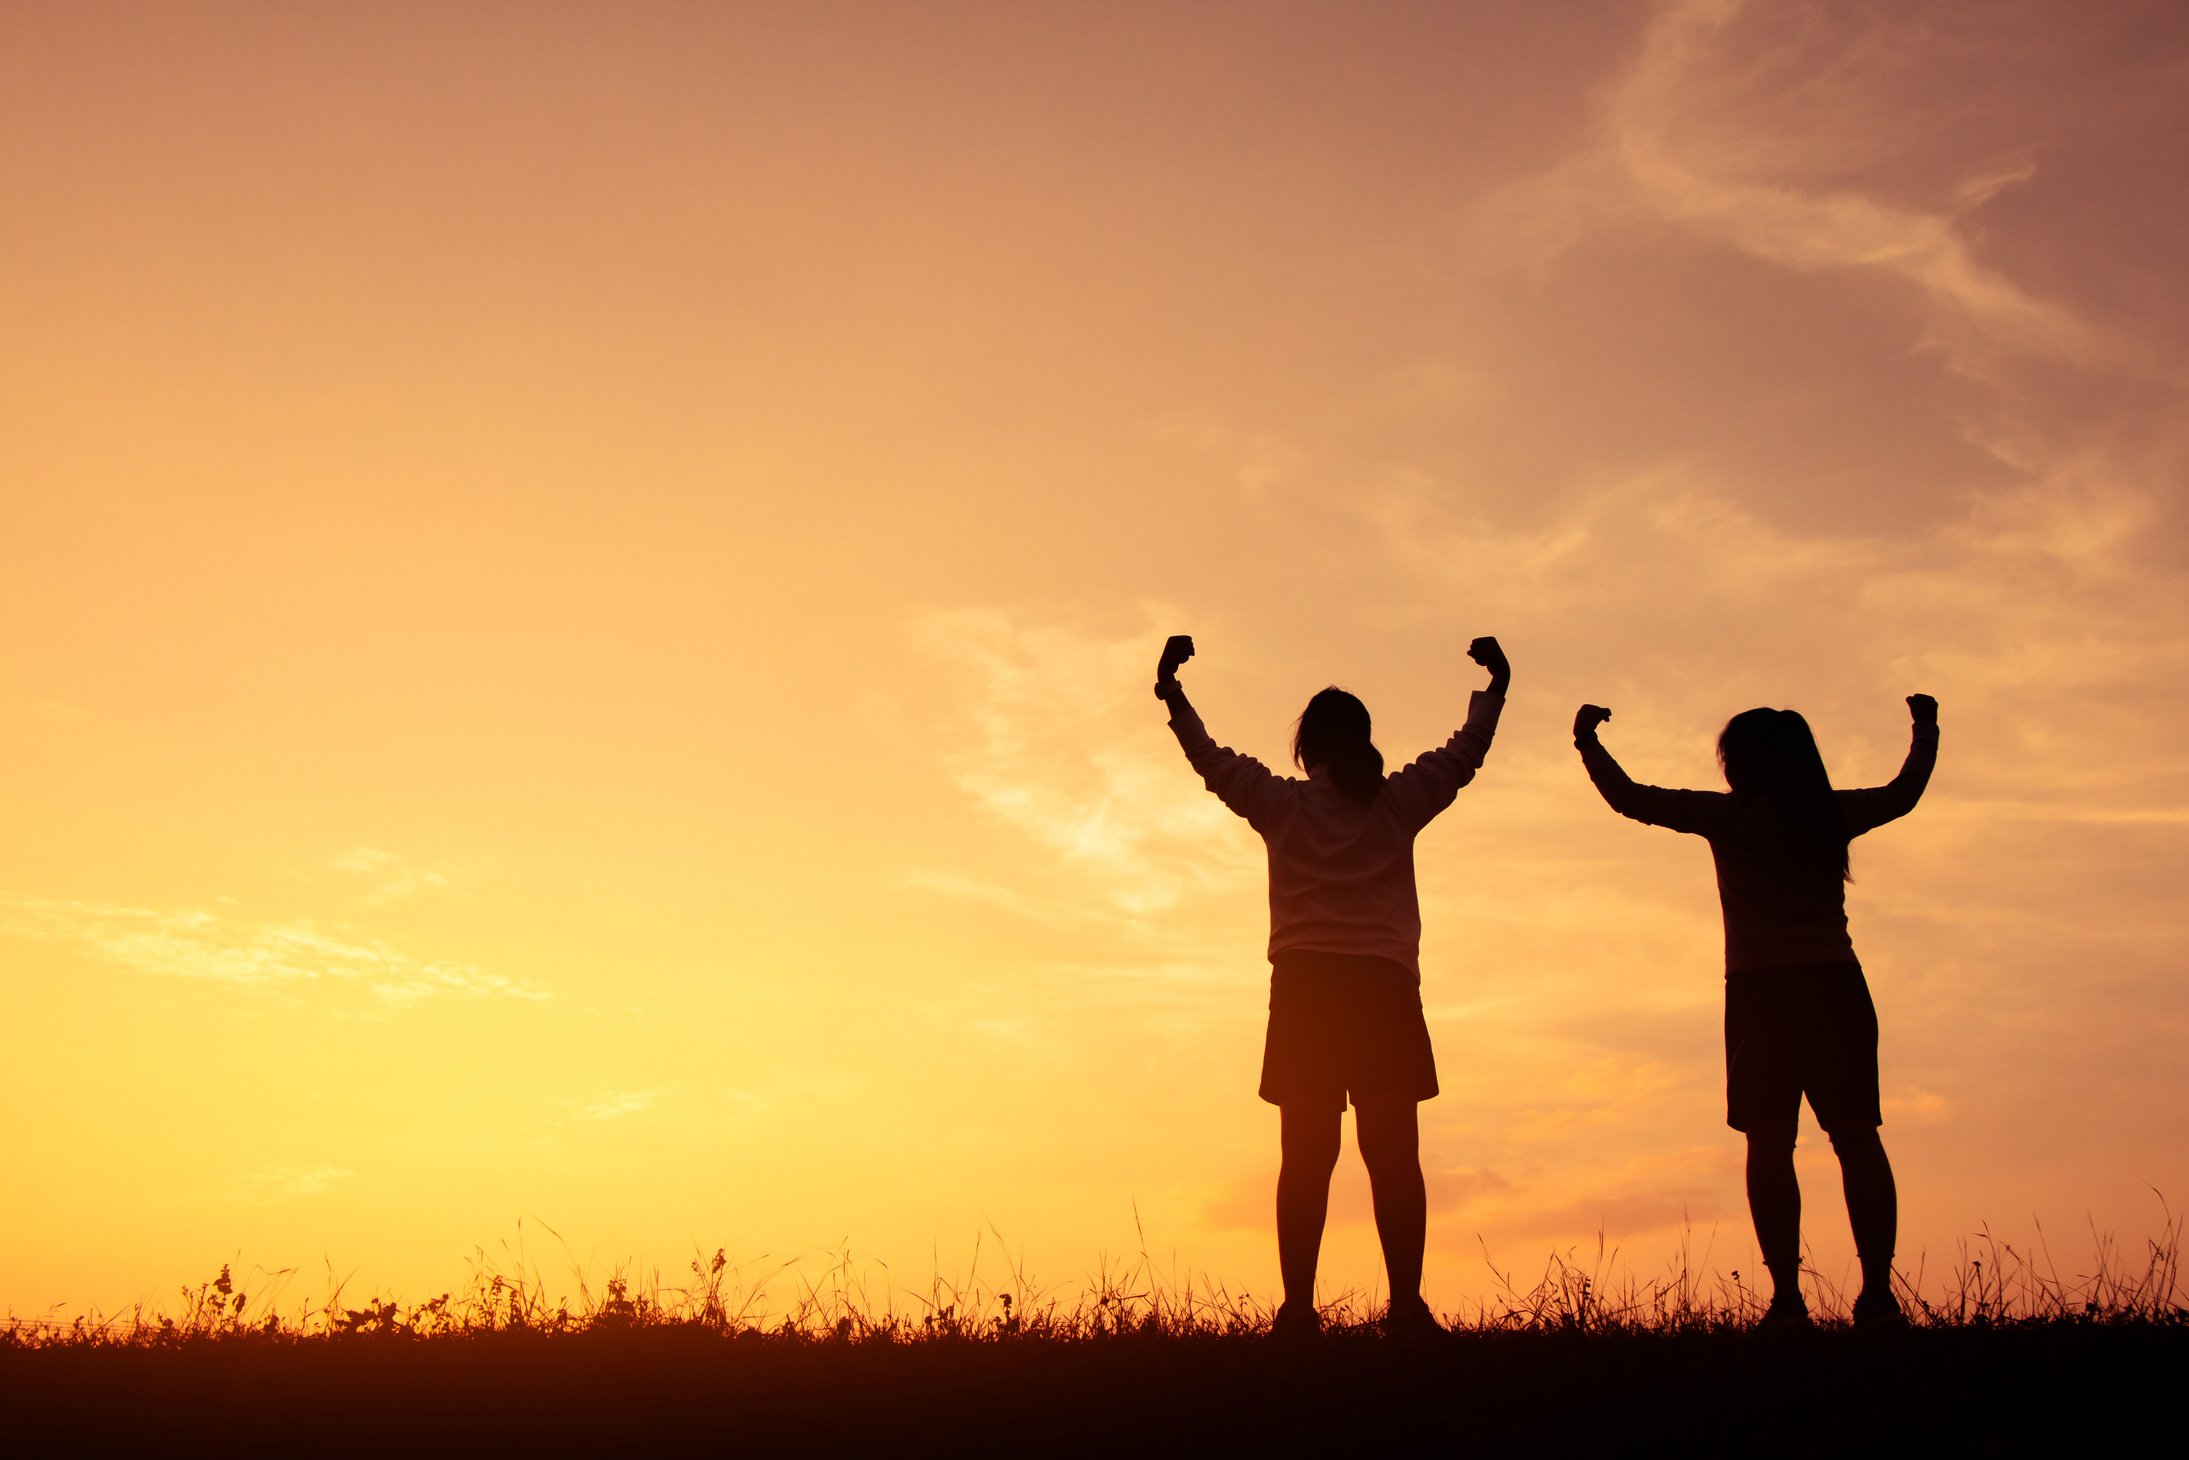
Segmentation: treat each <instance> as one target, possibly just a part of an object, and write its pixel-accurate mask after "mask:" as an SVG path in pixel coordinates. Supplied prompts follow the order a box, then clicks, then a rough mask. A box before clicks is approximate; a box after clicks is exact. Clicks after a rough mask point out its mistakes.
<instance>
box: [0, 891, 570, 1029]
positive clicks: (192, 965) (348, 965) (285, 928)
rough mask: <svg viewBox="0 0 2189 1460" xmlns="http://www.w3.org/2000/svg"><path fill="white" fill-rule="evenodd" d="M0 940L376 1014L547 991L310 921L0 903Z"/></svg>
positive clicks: (6, 897) (80, 904) (99, 905)
mask: <svg viewBox="0 0 2189 1460" xmlns="http://www.w3.org/2000/svg"><path fill="white" fill-rule="evenodd" d="M0 932H5V933H9V934H13V935H15V936H17V937H24V938H37V939H46V940H52V941H56V942H63V943H69V944H73V945H75V946H77V947H80V948H82V949H83V950H85V951H86V952H89V953H91V954H92V955H94V956H95V957H98V958H101V959H103V960H105V961H106V962H108V963H112V964H115V965H117V966H119V967H122V968H127V969H130V970H132V971H133V972H137V973H143V974H149V975H153V976H156V977H161V978H179V979H188V980H192V981H196V982H203V983H214V984H226V985H230V986H233V987H238V988H248V989H255V990H259V991H261V992H265V993H271V994H281V995H286V996H295V995H298V994H300V993H302V991H303V990H305V989H307V988H311V987H314V986H317V987H321V988H342V989H357V990H362V991H363V992H364V993H366V994H368V995H369V996H370V997H371V998H372V999H373V1000H374V1001H375V1002H377V1003H378V1004H380V1005H382V1006H385V1007H389V1008H398V1009H401V1008H409V1007H410V1006H412V1005H414V1004H417V1003H419V1002H421V1001H422V1000H425V999H430V998H435V997H444V996H460V997H467V998H483V997H486V996H488V995H502V996H506V997H509V998H517V999H544V998H546V997H548V995H547V994H546V992H545V991H543V990H540V989H536V988H532V987H530V986H528V985H526V984H523V983H520V982H518V981H516V980H514V979H510V978H506V977H504V976H502V975H500V974H495V973H487V972H484V971H483V970H481V969H478V968H476V967H473V966H472V965H470V964H467V963H456V962H450V961H444V960H432V959H421V958H418V957H415V956H413V955H411V954H409V953H406V952H404V951H403V950H402V949H400V948H397V947H395V946H394V945H393V944H390V943H388V942H385V941H383V940H381V939H377V938H372V937H370V936H368V935H366V934H363V933H359V932H356V931H354V930H351V929H347V928H343V929H337V930H335V931H329V930H327V929H325V928H322V927H321V926H319V925H318V924H317V923H315V922H313V921H311V920H310V919H295V920H291V921H287V922H246V921H242V920H239V919H237V918H234V917H232V916H229V915H226V914H223V913H216V912H211V911H207V910H205V909H202V908H201V909H183V910H168V909H160V908H146V907H130V906H126V905H124V904H120V903H112V902H92V901H82V900H69V899H59V898H43V897H27V896H22V895H20V894H14V893H7V894H0Z"/></svg>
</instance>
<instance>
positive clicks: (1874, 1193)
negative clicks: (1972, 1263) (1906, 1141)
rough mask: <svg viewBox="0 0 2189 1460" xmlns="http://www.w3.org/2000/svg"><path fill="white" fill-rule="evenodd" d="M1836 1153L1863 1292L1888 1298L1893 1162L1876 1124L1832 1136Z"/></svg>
mask: <svg viewBox="0 0 2189 1460" xmlns="http://www.w3.org/2000/svg"><path fill="white" fill-rule="evenodd" d="M1832 1149H1833V1150H1834V1151H1836V1152H1838V1153H1839V1179H1840V1185H1841V1187H1842V1188H1843V1189H1844V1190H1845V1191H1846V1193H1847V1221H1848V1223H1849V1225H1851V1226H1852V1227H1853V1228H1854V1229H1855V1251H1856V1253H1857V1254H1859V1255H1860V1256H1861V1258H1862V1291H1863V1292H1864V1293H1866V1294H1877V1295H1880V1296H1886V1297H1889V1296H1890V1295H1891V1294H1892V1290H1893V1248H1894V1246H1895V1244H1896V1243H1897V1242H1898V1240H1899V1236H1900V1194H1899V1192H1898V1190H1897V1189H1896V1188H1895V1187H1894V1185H1893V1165H1892V1162H1890V1161H1888V1160H1887V1159H1886V1158H1885V1143H1884V1142H1883V1141H1881V1140H1879V1139H1878V1135H1877V1130H1876V1128H1875V1127H1867V1128H1864V1129H1861V1130H1843V1131H1837V1132H1834V1133H1833V1135H1832Z"/></svg>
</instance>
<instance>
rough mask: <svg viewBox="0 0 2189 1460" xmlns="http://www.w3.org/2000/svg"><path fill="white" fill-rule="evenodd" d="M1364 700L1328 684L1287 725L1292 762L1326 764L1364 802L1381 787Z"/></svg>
mask: <svg viewBox="0 0 2189 1460" xmlns="http://www.w3.org/2000/svg"><path fill="white" fill-rule="evenodd" d="M1368 728H1369V727H1368V706H1366V705H1364V704H1362V703H1361V702H1360V701H1359V700H1358V699H1356V698H1354V697H1353V696H1352V695H1349V694H1347V693H1346V692H1345V691H1344V690H1342V689H1339V688H1338V687H1337V686H1336V685H1332V686H1331V687H1330V688H1328V689H1326V690H1322V691H1320V692H1319V693H1317V694H1316V696H1315V698H1313V699H1311V700H1309V701H1308V702H1307V708H1306V709H1304V710H1302V711H1301V712H1300V718H1299V722H1298V723H1297V724H1296V725H1294V726H1293V728H1292V763H1293V764H1294V765H1296V766H1298V767H1299V768H1300V769H1301V770H1303V771H1304V770H1310V769H1312V768H1313V767H1315V766H1319V765H1326V766H1329V767H1330V779H1331V780H1332V781H1334V782H1336V783H1337V787H1338V789H1339V790H1341V791H1343V792H1345V794H1346V795H1348V796H1351V797H1352V798H1353V799H1354V800H1356V801H1358V802H1360V803H1361V804H1362V805H1363V806H1366V805H1367V804H1368V803H1369V802H1371V801H1373V800H1375V799H1376V793H1377V792H1378V791H1381V790H1382V789H1383V752H1382V751H1380V750H1378V749H1376V747H1375V746H1374V745H1373V744H1372V743H1370V741H1369V738H1368Z"/></svg>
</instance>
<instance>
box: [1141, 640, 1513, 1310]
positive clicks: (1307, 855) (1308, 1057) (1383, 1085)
mask: <svg viewBox="0 0 2189 1460" xmlns="http://www.w3.org/2000/svg"><path fill="white" fill-rule="evenodd" d="M1467 653H1468V656H1469V657H1470V658H1472V659H1473V660H1474V661H1475V662H1476V663H1478V664H1480V665H1482V666H1483V667H1484V668H1486V669H1488V670H1489V671H1490V686H1489V688H1488V689H1487V690H1478V691H1476V693H1475V695H1474V697H1473V699H1472V700H1471V701H1470V702H1469V704H1468V707H1467V723H1466V724H1465V725H1464V726H1463V727H1462V728H1461V729H1460V730H1459V731H1458V732H1457V733H1456V734H1454V735H1453V736H1452V738H1451V739H1450V740H1449V741H1447V742H1446V743H1445V744H1444V745H1443V746H1442V747H1440V748H1439V749H1436V750H1432V751H1430V752H1428V753H1427V754H1426V755H1423V756H1422V757H1421V758H1420V759H1418V760H1416V761H1415V762H1414V763H1413V764H1412V765H1409V766H1407V767H1406V768H1405V769H1404V770H1402V771H1398V772H1396V773H1394V774H1391V775H1385V774H1384V771H1383V756H1382V754H1381V753H1380V752H1378V751H1377V749H1376V747H1375V745H1374V743H1373V742H1372V741H1371V740H1370V738H1369V720H1368V710H1367V707H1366V706H1364V705H1362V704H1361V702H1360V701H1359V700H1357V699H1355V698H1354V697H1353V696H1352V695H1349V694H1347V693H1346V692H1345V691H1344V690H1341V689H1335V688H1332V689H1326V690H1323V691H1321V692H1320V693H1319V694H1317V695H1316V696H1315V697H1314V698H1313V699H1311V700H1309V701H1308V704H1307V709H1306V710H1305V711H1304V712H1303V713H1302V714H1301V716H1300V720H1299V726H1298V728H1297V730H1296V731H1295V732H1294V735H1293V739H1292V757H1293V760H1294V761H1295V762H1296V763H1297V764H1298V765H1299V767H1300V768H1301V769H1302V770H1304V771H1305V772H1306V773H1307V779H1305V780H1295V779H1293V778H1292V777H1289V776H1279V775H1275V774H1273V773H1271V771H1270V770H1269V769H1268V767H1266V766H1264V765H1263V764H1262V763H1261V762H1260V761H1257V760H1255V759H1254V758H1252V757H1251V756H1245V755H1241V754H1239V753H1238V752H1237V751H1233V750H1227V749H1225V748H1224V747H1223V746H1220V745H1218V744H1217V743H1216V742H1215V741H1214V740H1211V739H1210V738H1209V733H1208V731H1207V730H1206V729H1204V728H1203V727H1202V725H1201V717H1200V716H1199V715H1197V714H1195V713H1194V710H1193V706H1192V705H1190V704H1188V703H1187V702H1186V692H1185V690H1184V689H1182V688H1181V687H1180V686H1179V683H1178V679H1177V669H1178V666H1179V665H1181V664H1183V663H1184V662H1185V661H1186V660H1187V659H1188V658H1190V657H1192V654H1193V641H1192V639H1190V638H1188V637H1186V636H1185V635H1178V636H1176V637H1174V638H1172V639H1171V640H1170V642H1169V643H1168V644H1166V645H1165V646H1164V648H1163V658H1162V662H1161V664H1160V666H1159V667H1158V668H1157V670H1156V681H1155V693H1156V697H1157V698H1159V699H1161V700H1162V701H1163V702H1164V703H1165V704H1167V705H1168V706H1170V725H1171V729H1172V731H1173V732H1174V733H1176V735H1177V736H1178V743H1179V744H1180V745H1181V746H1183V747H1184V749H1185V752H1186V759H1187V761H1188V762H1189V763H1191V764H1192V766H1193V768H1194V770H1195V771H1197V772H1199V774H1200V776H1201V779H1202V780H1203V781H1205V782H1206V783H1207V784H1208V788H1209V789H1210V790H1211V791H1213V792H1215V793H1216V795H1217V796H1218V797H1219V798H1220V799H1221V800H1222V801H1223V803H1224V804H1225V805H1226V806H1229V807H1230V808H1231V809H1232V810H1233V811H1236V812H1238V813H1239V814H1240V815H1241V816H1243V817H1245V818H1246V820H1247V824H1248V825H1249V826H1251V827H1253V828H1254V829H1255V830H1256V831H1257V832H1259V833H1261V836H1262V840H1263V841H1264V842H1265V843H1266V844H1267V846H1268V850H1269V961H1270V985H1269V1034H1268V1038H1267V1042H1266V1044H1265V1046H1264V1050H1263V1055H1262V1086H1261V1095H1262V1098H1263V1099H1264V1100H1267V1101H1269V1102H1270V1103H1271V1104H1273V1105H1275V1106H1277V1107H1278V1109H1279V1111H1280V1112H1281V1123H1282V1130H1283V1164H1282V1165H1281V1166H1280V1168H1279V1171H1278V1176H1277V1259H1278V1264H1279V1266H1280V1268H1281V1269H1282V1271H1283V1274H1284V1291H1285V1298H1284V1306H1283V1307H1281V1308H1280V1309H1279V1310H1278V1312H1277V1325H1276V1331H1277V1332H1278V1333H1279V1334H1280V1335H1283V1336H1297V1335H1305V1334H1312V1333H1315V1332H1317V1331H1319V1329H1320V1328H1321V1319H1320V1317H1319V1316H1318V1315H1317V1314H1316V1311H1315V1264H1316V1259H1317V1257H1318V1255H1319V1253H1320V1251H1321V1247H1322V1235H1323V1221H1324V1217H1325V1215H1326V1213H1327V1211H1328V1208H1329V1203H1330V1175H1331V1172H1332V1171H1333V1170H1334V1169H1335V1168H1336V1166H1337V1162H1338V1146H1339V1140H1340V1134H1341V1125H1342V1121H1343V1118H1344V1115H1345V1104H1346V1101H1347V1099H1348V1098H1350V1099H1351V1100H1352V1102H1353V1109H1354V1114H1355V1119H1356V1120H1357V1122H1358V1131H1357V1135H1358V1139H1359V1142H1360V1152H1361V1160H1362V1161H1363V1162H1364V1163H1365V1164H1366V1165H1367V1167H1368V1181H1369V1186H1370V1188H1371V1190H1372V1191H1373V1193H1374V1198H1375V1210H1376V1234H1377V1236H1378V1237H1379V1238H1380V1239H1381V1241H1382V1244H1383V1261H1384V1267H1385V1270H1386V1271H1387V1272H1388V1273H1389V1275H1390V1281H1391V1307H1390V1311H1389V1312H1388V1313H1387V1314H1386V1315H1385V1318H1384V1326H1385V1330H1386V1331H1387V1332H1391V1333H1394V1334H1428V1333H1434V1332H1437V1331H1440V1330H1439V1325H1438V1323H1437V1321H1436V1319H1435V1317H1434V1316H1433V1315H1432V1314H1431V1313H1430V1312H1429V1306H1428V1304H1427V1303H1425V1302H1423V1301H1422V1297H1421V1262H1422V1247H1423V1241H1424V1233H1425V1229H1426V1226H1427V1217H1428V1202H1427V1198H1426V1194H1425V1192H1424V1188H1423V1183H1422V1176H1421V1132H1420V1126H1419V1124H1418V1114H1419V1112H1418V1110H1417V1106H1418V1105H1419V1103H1420V1102H1421V1101H1423V1100H1427V1099H1429V1098H1430V1097H1431V1096H1433V1095H1435V1094H1436V1093H1437V1072H1436V1058H1435V1055H1434V1054H1433V1053H1432V1052H1431V1050H1430V1048H1429V1026H1428V1025H1427V1023H1426V1022H1424V1020H1423V1019H1422V1013H1421V964H1420V945H1421V909H1420V904H1419V902H1418V900H1417V899H1416V897H1415V892H1414V838H1415V836H1416V835H1418V834H1419V833H1420V831H1421V829H1422V828H1423V827H1424V826H1427V825H1428V824H1429V821H1430V819H1431V818H1433V817H1434V816H1435V815H1436V814H1437V813H1438V812H1440V811H1442V810H1443V809H1444V808H1445V807H1447V806H1449V805H1451V804H1452V798H1453V797H1454V796H1456V795H1458V794H1459V788H1460V787H1462V786H1464V785H1466V784H1467V783H1468V782H1469V781H1471V780H1473V779H1474V774H1475V771H1476V770H1477V769H1478V768H1479V767H1480V766H1481V764H1482V758H1483V756H1484V755H1486V754H1488V752H1489V749H1490V737H1491V735H1492V733H1493V732H1495V731H1496V729H1497V717H1498V713H1499V711H1500V710H1502V709H1503V708H1504V704H1505V690H1506V687H1507V685H1508V684H1509V683H1510V682H1511V680H1512V669H1511V666H1510V665H1508V664H1507V663H1506V662H1505V654H1504V651H1503V650H1501V649H1500V648H1499V647H1498V644H1497V640H1495V639H1490V638H1483V639H1477V640H1475V641H1474V643H1473V645H1472V646H1470V647H1469V649H1468V651H1467Z"/></svg>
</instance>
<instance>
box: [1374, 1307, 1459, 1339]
mask: <svg viewBox="0 0 2189 1460" xmlns="http://www.w3.org/2000/svg"><path fill="white" fill-rule="evenodd" d="M1447 1332H1449V1330H1448V1329H1446V1328H1445V1326H1444V1325H1443V1324H1441V1323H1439V1322H1437V1316H1436V1314H1434V1313H1432V1312H1430V1311H1429V1305H1428V1304H1427V1303H1425V1302H1423V1301H1422V1300H1421V1299H1420V1298H1410V1299H1400V1300H1399V1301H1397V1302H1394V1303H1393V1304H1392V1305H1391V1306H1390V1307H1389V1308H1387V1309H1385V1310H1384V1314H1383V1336H1384V1337H1385V1338H1396V1339H1404V1340H1408V1341H1419V1340H1422V1339H1434V1338H1442V1337H1444V1335H1445V1334H1446V1333H1447Z"/></svg>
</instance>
